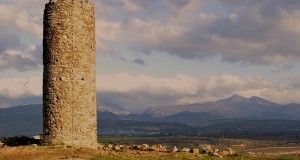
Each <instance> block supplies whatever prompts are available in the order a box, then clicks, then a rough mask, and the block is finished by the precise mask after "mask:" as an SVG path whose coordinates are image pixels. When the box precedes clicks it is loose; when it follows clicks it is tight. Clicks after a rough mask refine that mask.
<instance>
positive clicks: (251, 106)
mask: <svg viewBox="0 0 300 160" xmlns="http://www.w3.org/2000/svg"><path fill="white" fill-rule="evenodd" d="M143 114H144V115H147V116H148V117H153V118H162V117H168V116H169V118H172V119H178V118H176V116H178V117H182V118H184V117H185V119H187V118H189V119H194V118H193V117H197V116H196V115H197V114H199V115H198V116H200V117H206V119H293V120H300V116H299V115H300V104H288V105H281V104H277V103H273V102H270V101H268V100H265V99H263V98H260V97H255V96H253V97H250V98H245V97H242V96H239V95H233V96H231V97H229V98H226V99H222V100H218V101H216V102H206V103H195V104H184V105H177V106H168V107H162V108H148V109H147V110H146V111H145V112H144V113H143ZM183 115H186V116H183Z"/></svg>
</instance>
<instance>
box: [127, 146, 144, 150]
mask: <svg viewBox="0 0 300 160" xmlns="http://www.w3.org/2000/svg"><path fill="white" fill-rule="evenodd" d="M141 148H142V147H141V145H132V146H131V147H129V149H133V150H141Z"/></svg>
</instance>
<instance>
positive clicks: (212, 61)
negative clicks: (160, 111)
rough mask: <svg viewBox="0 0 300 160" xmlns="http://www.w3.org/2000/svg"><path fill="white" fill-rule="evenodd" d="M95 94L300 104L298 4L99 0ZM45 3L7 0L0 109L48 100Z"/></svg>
mask: <svg viewBox="0 0 300 160" xmlns="http://www.w3.org/2000/svg"><path fill="white" fill-rule="evenodd" d="M93 2H95V7H96V32H97V37H96V38H97V92H98V100H101V101H104V102H107V103H110V104H118V105H120V106H122V107H124V108H125V109H128V110H130V111H132V112H141V111H143V110H145V109H146V108H148V107H162V106H170V105H176V104H184V103H200V102H206V101H213V100H217V99H221V98H225V97H229V96H231V95H232V94H240V95H242V96H245V97H250V96H260V97H263V98H266V99H269V100H271V101H274V102H277V103H282V104H287V103H300V99H299V97H300V75H299V73H300V71H299V70H300V65H299V61H300V45H299V44H300V10H299V7H300V1H298V0H285V1H282V0H264V1H259V0H239V1H236V0H226V1H225V0H151V1H149V0H94V1H93ZM46 3H48V0H22V1H20V0H0V14H1V15H2V16H1V17H0V75H1V76H0V107H9V106H14V105H20V104H28V103H41V95H42V88H41V87H42V17H43V9H44V5H45V4H46Z"/></svg>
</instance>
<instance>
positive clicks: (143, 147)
mask: <svg viewBox="0 0 300 160" xmlns="http://www.w3.org/2000/svg"><path fill="white" fill-rule="evenodd" d="M148 149H149V145H148V144H143V145H142V146H141V150H142V151H148Z"/></svg>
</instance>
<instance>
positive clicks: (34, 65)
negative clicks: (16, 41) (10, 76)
mask: <svg viewBox="0 0 300 160" xmlns="http://www.w3.org/2000/svg"><path fill="white" fill-rule="evenodd" d="M40 67H41V64H40V63H39V62H38V61H37V60H35V59H34V58H33V57H30V56H26V55H24V54H22V53H21V52H18V51H14V50H7V51H4V52H3V53H1V54H0V71H3V70H8V69H12V68H14V69H16V70H18V71H21V72H24V71H28V70H36V69H39V68H40Z"/></svg>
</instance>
